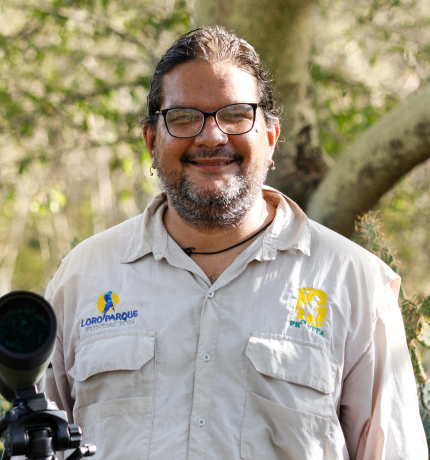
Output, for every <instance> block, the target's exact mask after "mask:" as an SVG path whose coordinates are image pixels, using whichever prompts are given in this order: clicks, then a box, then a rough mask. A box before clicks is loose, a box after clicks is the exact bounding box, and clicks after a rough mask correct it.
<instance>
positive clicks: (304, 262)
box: [47, 28, 427, 460]
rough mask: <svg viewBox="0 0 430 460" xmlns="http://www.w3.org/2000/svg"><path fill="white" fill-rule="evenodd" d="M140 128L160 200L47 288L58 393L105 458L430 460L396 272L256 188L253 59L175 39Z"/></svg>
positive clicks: (86, 249) (215, 34) (263, 99)
mask: <svg viewBox="0 0 430 460" xmlns="http://www.w3.org/2000/svg"><path fill="white" fill-rule="evenodd" d="M143 135H144V138H145V141H146V144H147V147H148V150H149V153H150V155H151V157H152V159H153V168H155V169H156V170H157V173H158V176H159V178H160V181H161V182H162V184H163V186H164V188H165V190H166V192H165V193H163V194H161V195H159V196H157V197H156V198H155V199H154V200H153V201H152V202H151V203H150V205H149V206H148V208H147V209H146V210H145V212H144V213H143V214H142V215H141V216H137V217H135V218H133V219H131V220H129V221H126V222H124V223H122V224H121V225H118V226H116V227H114V228H112V229H110V230H108V231H106V232H104V233H102V234H100V235H97V236H94V237H93V238H90V239H89V240H87V241H85V242H83V243H82V244H80V245H79V246H78V247H77V248H75V249H74V250H73V251H72V252H71V253H70V254H69V255H68V256H67V257H66V258H65V259H64V261H63V263H62V265H61V267H60V268H59V270H58V272H57V274H56V275H55V277H54V279H53V280H52V281H51V283H50V285H49V286H48V289H47V298H48V300H50V301H51V303H52V304H53V306H54V308H55V310H56V311H57V315H58V320H59V321H58V322H59V334H58V344H57V350H56V354H55V357H54V359H53V362H52V365H53V367H52V371H51V374H50V375H49V376H48V383H47V386H48V394H49V395H50V397H51V398H52V399H54V400H56V401H57V402H58V403H59V404H60V405H61V406H62V407H63V408H64V409H65V410H67V412H68V413H69V416H70V418H72V417H73V419H74V421H75V423H77V424H79V425H80V426H82V428H83V430H84V437H85V441H86V442H87V443H94V444H96V445H97V449H98V454H97V456H96V458H99V459H103V460H109V459H130V460H131V459H133V460H134V459H137V458H138V459H148V458H149V459H151V460H167V459H168V460H170V459H189V460H196V459H211V460H215V459H216V460H220V459H226V460H227V459H228V460H236V459H237V460H239V459H247V460H257V459H258V460H261V459H268V460H272V459H273V460H274V459H348V458H350V459H360V460H361V459H389V460H395V459H402V460H405V459H411V460H412V459H413V460H424V459H426V458H427V447H426V440H425V436H424V432H423V428H422V424H421V421H420V418H419V414H418V402H417V396H416V388H415V381H414V376H413V372H412V367H411V363H410V359H409V355H408V351H407V346H406V340H405V334H404V330H403V323H402V319H401V315H400V312H399V308H398V306H397V300H396V297H397V294H398V290H399V285H400V281H399V278H398V277H397V275H396V274H394V273H393V272H392V271H391V270H390V269H389V268H388V267H387V266H386V265H384V264H383V263H382V262H381V261H379V259H377V258H376V257H374V256H373V255H371V254H370V253H368V252H366V251H365V250H363V249H362V248H360V247H358V246H357V245H355V244H353V243H352V242H350V241H348V240H346V239H344V238H342V237H340V236H339V235H337V234H335V233H333V232H331V231H329V230H327V229H326V228H324V227H322V226H320V225H318V224H316V223H315V222H312V221H310V220H308V219H307V217H306V216H305V214H304V213H303V211H301V209H300V208H299V207H298V206H297V205H296V204H295V203H294V202H292V201H291V200H290V199H288V198H287V197H285V196H283V195H282V194H281V193H279V192H277V191H276V190H273V189H270V188H268V187H264V186H263V184H264V181H265V179H266V175H267V172H268V169H269V167H270V165H272V164H273V160H272V156H273V153H274V150H275V146H276V142H277V139H278V136H279V121H278V118H277V109H276V106H275V103H274V98H273V90H272V87H271V83H270V79H269V76H268V74H267V72H266V71H265V70H264V68H263V67H262V64H261V62H260V60H259V57H258V55H257V54H256V53H255V51H254V49H253V48H252V47H251V46H250V45H249V44H248V43H246V42H245V41H243V40H239V39H238V38H237V37H236V36H234V35H232V34H229V33H227V32H226V31H225V30H224V29H222V28H202V29H197V30H196V31H192V32H190V33H189V34H186V35H184V36H183V37H181V38H180V39H179V40H178V41H177V42H175V44H174V45H173V46H172V47H171V48H170V49H169V50H168V51H167V53H166V54H165V55H164V56H163V58H162V60H161V61H160V63H159V64H158V66H157V69H156V71H155V75H154V79H153V82H152V86H151V90H150V94H149V96H148V116H147V117H146V118H145V119H144V122H143Z"/></svg>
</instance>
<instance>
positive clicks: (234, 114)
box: [166, 104, 254, 137]
mask: <svg viewBox="0 0 430 460" xmlns="http://www.w3.org/2000/svg"><path fill="white" fill-rule="evenodd" d="M216 119H217V122H218V126H219V127H220V129H221V130H222V131H223V132H224V133H226V134H242V133H246V132H247V131H249V130H250V129H251V128H252V124H253V123H254V109H253V107H252V106H251V105H249V104H235V105H229V106H227V107H223V108H222V109H221V110H219V111H218V112H217V114H216ZM166 122H167V127H168V129H169V132H170V134H172V135H173V136H177V137H192V136H195V135H197V134H198V133H199V131H200V130H201V128H202V126H203V123H204V115H203V113H201V112H199V111H198V110H195V109H182V108H179V109H171V110H169V111H168V112H167V114H166Z"/></svg>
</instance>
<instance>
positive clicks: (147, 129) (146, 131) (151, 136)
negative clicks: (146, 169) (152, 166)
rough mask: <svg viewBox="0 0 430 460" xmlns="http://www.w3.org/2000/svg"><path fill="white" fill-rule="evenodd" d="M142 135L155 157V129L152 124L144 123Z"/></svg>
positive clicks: (150, 152) (149, 150)
mask: <svg viewBox="0 0 430 460" xmlns="http://www.w3.org/2000/svg"><path fill="white" fill-rule="evenodd" d="M142 135H143V138H144V139H145V144H146V147H147V148H148V152H149V155H150V156H151V159H153V158H154V147H155V129H154V127H153V126H152V125H149V124H148V125H144V126H143V128H142Z"/></svg>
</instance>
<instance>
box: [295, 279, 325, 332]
mask: <svg viewBox="0 0 430 460" xmlns="http://www.w3.org/2000/svg"><path fill="white" fill-rule="evenodd" d="M296 312H297V316H296V320H297V321H290V326H295V327H300V326H301V325H302V324H303V325H306V326H307V328H308V329H310V330H312V331H313V332H316V333H317V334H319V335H321V336H323V337H324V331H323V330H322V329H321V328H322V327H323V325H324V320H325V316H326V313H327V294H326V293H325V292H324V291H321V289H314V288H305V287H303V288H300V289H299V296H298V299H297V305H296ZM315 312H316V315H315Z"/></svg>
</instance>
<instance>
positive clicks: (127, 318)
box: [81, 291, 139, 332]
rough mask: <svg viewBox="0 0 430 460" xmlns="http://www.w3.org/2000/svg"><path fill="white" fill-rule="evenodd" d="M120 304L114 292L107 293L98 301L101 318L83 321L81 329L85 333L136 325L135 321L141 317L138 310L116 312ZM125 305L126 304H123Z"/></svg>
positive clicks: (95, 317) (94, 317) (96, 317)
mask: <svg viewBox="0 0 430 460" xmlns="http://www.w3.org/2000/svg"><path fill="white" fill-rule="evenodd" d="M118 304H119V297H118V294H116V293H115V292H113V291H107V292H105V293H104V294H102V295H101V296H100V297H99V300H98V301H97V310H98V311H99V313H100V315H99V316H93V317H92V318H86V319H82V320H81V327H83V328H85V332H88V331H93V330H99V329H105V328H111V327H120V326H129V325H131V324H134V319H135V318H137V317H138V316H139V311H138V310H129V311H123V312H122V313H119V312H116V307H117V306H118ZM123 305H124V304H123Z"/></svg>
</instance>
